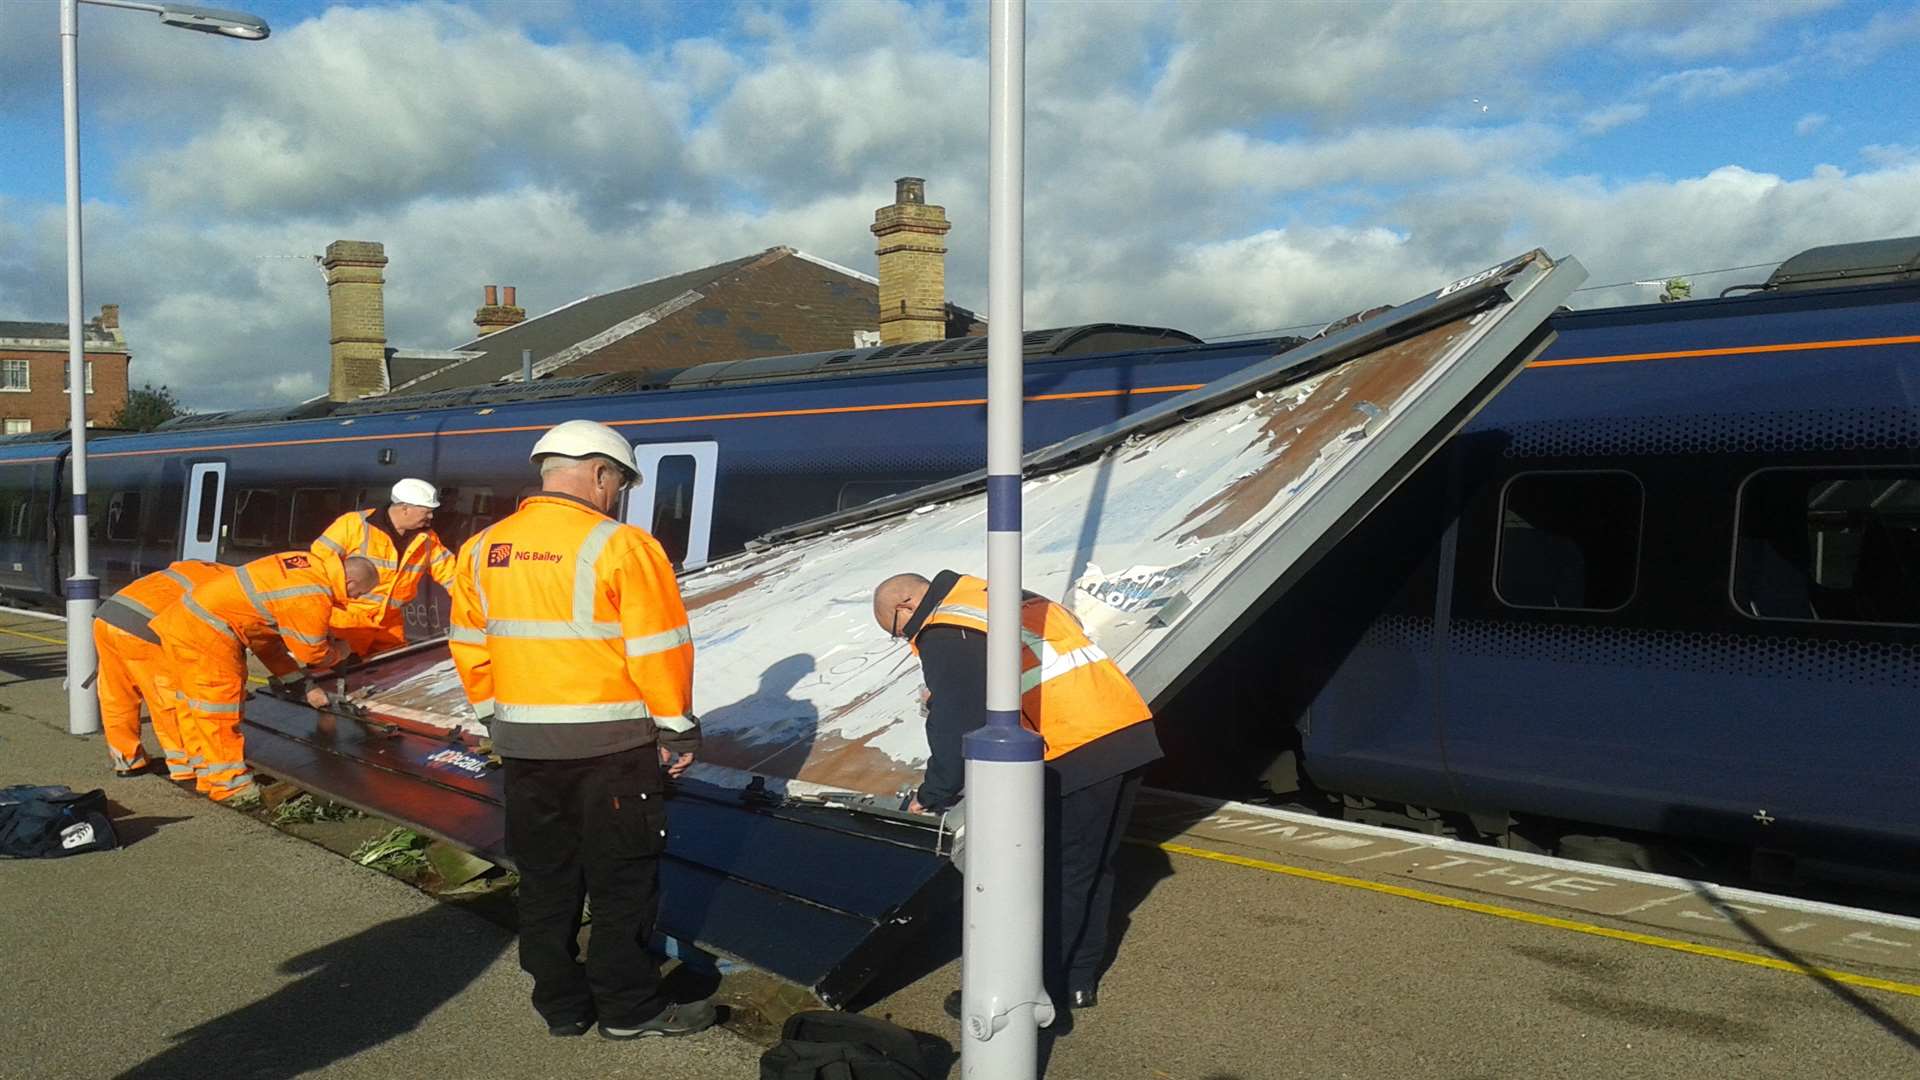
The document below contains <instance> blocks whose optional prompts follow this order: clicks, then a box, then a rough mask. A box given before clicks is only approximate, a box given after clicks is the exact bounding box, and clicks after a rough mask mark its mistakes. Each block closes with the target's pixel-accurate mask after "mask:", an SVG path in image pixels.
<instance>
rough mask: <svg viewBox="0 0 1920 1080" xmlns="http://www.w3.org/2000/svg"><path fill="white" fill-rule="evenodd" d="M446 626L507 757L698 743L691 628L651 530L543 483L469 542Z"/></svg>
mask: <svg viewBox="0 0 1920 1080" xmlns="http://www.w3.org/2000/svg"><path fill="white" fill-rule="evenodd" d="M452 592H453V612H452V618H451V620H450V625H449V626H448V631H447V638H448V643H449V647H450V649H451V651H452V653H453V661H454V664H455V666H456V667H457V668H458V669H459V671H460V681H461V683H462V685H463V686H464V687H465V689H466V693H467V700H468V701H469V702H471V703H472V704H473V708H474V711H475V712H476V713H477V714H479V716H480V717H481V719H483V720H485V721H487V726H488V729H489V731H490V732H491V733H492V736H493V749H494V751H495V752H496V753H498V754H500V755H501V756H502V757H520V758H546V759H565V758H583V757H595V756H599V755H602V754H611V753H615V752H618V751H620V750H626V749H630V748H632V747H635V746H644V745H647V744H648V743H652V742H654V741H655V740H656V739H657V740H658V741H659V742H660V743H661V744H662V745H665V746H667V747H670V748H672V749H675V750H692V749H693V748H695V747H696V746H697V745H698V742H699V728H698V726H697V725H696V721H695V719H694V716H693V635H692V633H691V631H690V630H689V629H688V626H687V611H686V607H685V606H684V604H683V603H682V602H681V599H680V586H679V583H678V582H676V581H675V580H674V576H673V566H672V564H671V563H670V562H669V561H668V560H667V556H666V553H665V552H663V551H662V550H661V549H660V545H659V544H658V543H657V542H655V540H654V539H653V537H651V536H649V535H647V533H646V532H644V531H642V530H640V529H637V528H634V527H633V526H631V525H623V524H621V523H619V522H617V521H614V520H613V519H611V518H609V517H607V516H606V515H605V514H602V513H600V512H599V511H598V510H595V509H594V508H593V507H591V506H588V505H587V504H586V503H584V502H582V501H580V500H579V499H575V498H572V497H571V496H567V495H559V494H545V495H535V496H533V497H531V498H528V499H527V500H525V501H524V502H522V503H521V504H520V509H519V510H517V511H516V512H514V513H513V514H512V515H510V516H508V517H506V518H503V519H501V520H500V521H498V522H495V523H494V524H493V525H491V526H488V527H487V528H486V529H483V530H481V531H480V532H479V533H478V534H476V535H475V536H474V537H473V538H472V539H470V540H468V541H467V542H466V543H465V544H464V545H462V546H461V548H460V559H459V564H458V568H457V572H456V574H455V576H454V586H453V590H452Z"/></svg>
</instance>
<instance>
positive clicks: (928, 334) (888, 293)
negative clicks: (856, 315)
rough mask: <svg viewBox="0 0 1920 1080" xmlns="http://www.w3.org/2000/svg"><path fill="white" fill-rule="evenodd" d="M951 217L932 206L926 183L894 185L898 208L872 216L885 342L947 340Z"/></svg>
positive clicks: (907, 179)
mask: <svg viewBox="0 0 1920 1080" xmlns="http://www.w3.org/2000/svg"><path fill="white" fill-rule="evenodd" d="M951 228H953V226H952V225H950V224H948V223H947V211H946V208H945V207H943V206H928V205H927V182H926V181H925V180H922V179H921V178H920V177H917V176H903V177H901V178H900V179H898V180H895V181H894V182H893V205H891V206H883V207H881V208H880V209H878V210H875V211H874V212H873V235H874V237H875V238H876V239H877V241H878V243H877V246H876V247H875V249H874V254H875V255H877V256H879V257H880V341H881V343H882V344H884V345H900V344H904V343H906V342H911V341H940V340H943V339H945V338H946V336H947V317H946V304H947V241H946V235H947V230H948V229H951Z"/></svg>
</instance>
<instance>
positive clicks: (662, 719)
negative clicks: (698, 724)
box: [653, 716, 693, 732]
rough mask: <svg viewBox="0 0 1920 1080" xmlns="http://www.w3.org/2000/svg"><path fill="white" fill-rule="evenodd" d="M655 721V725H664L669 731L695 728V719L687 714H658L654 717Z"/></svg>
mask: <svg viewBox="0 0 1920 1080" xmlns="http://www.w3.org/2000/svg"><path fill="white" fill-rule="evenodd" d="M653 723H654V726H655V727H663V728H666V729H667V730H668V731H680V732H684V731H692V730H693V720H692V718H690V717H686V716H656V717H654V718H653Z"/></svg>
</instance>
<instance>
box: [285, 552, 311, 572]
mask: <svg viewBox="0 0 1920 1080" xmlns="http://www.w3.org/2000/svg"><path fill="white" fill-rule="evenodd" d="M280 565H281V566H284V567H286V568H287V569H289V570H305V569H306V568H307V567H308V566H310V565H312V564H311V563H309V562H308V561H307V557H306V556H305V555H288V556H285V557H284V558H282V559H281V560H280Z"/></svg>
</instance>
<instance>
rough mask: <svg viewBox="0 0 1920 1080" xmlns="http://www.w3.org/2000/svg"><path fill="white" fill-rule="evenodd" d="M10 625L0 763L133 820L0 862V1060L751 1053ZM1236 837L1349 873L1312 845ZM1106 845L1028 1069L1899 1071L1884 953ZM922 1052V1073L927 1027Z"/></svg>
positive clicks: (153, 1072) (65, 1067)
mask: <svg viewBox="0 0 1920 1080" xmlns="http://www.w3.org/2000/svg"><path fill="white" fill-rule="evenodd" d="M10 625H13V624H11V623H10V622H9V621H8V620H0V631H5V630H6V629H7V628H8V627H9V626H10ZM14 630H15V631H16V636H13V637H8V636H6V634H5V633H0V672H4V673H15V672H17V673H18V676H17V677H16V676H13V675H10V674H0V710H5V711H0V783H14V782H20V781H23V780H31V781H35V782H56V783H67V784H70V785H72V786H75V787H89V786H105V787H106V788H107V789H108V791H109V793H110V794H111V795H112V796H113V797H114V798H115V799H116V801H117V802H119V803H120V804H121V805H122V806H123V807H124V808H125V810H126V812H127V818H126V819H125V820H126V823H127V825H128V831H129V833H130V834H131V835H132V836H133V837H134V839H135V843H134V844H133V845H132V846H131V847H130V848H129V849H127V850H126V851H124V852H121V853H117V854H103V855H88V856H81V857H78V858H74V859H71V860H66V861H51V862H42V863H16V864H9V865H0V919H4V920H5V923H4V929H0V937H3V938H4V941H0V956H4V957H5V959H3V960H0V978H4V979H5V980H6V983H7V985H8V986H9V990H10V992H9V993H8V994H7V995H5V996H4V997H0V1025H4V1026H0V1030H4V1031H6V1032H8V1034H9V1036H10V1037H9V1039H8V1040H7V1042H8V1044H9V1047H10V1048H9V1049H8V1050H6V1051H5V1052H4V1053H0V1076H33V1077H39V1076H47V1077H63V1078H64V1077H76V1076H130V1077H162V1076H174V1075H180V1076H188V1075H204V1074H213V1073H224V1074H228V1075H235V1076H249V1077H254V1076H257V1077H282V1076H293V1075H298V1074H302V1073H308V1074H315V1075H327V1076H389V1075H409V1076H422V1077H440V1076H446V1077H454V1076H459V1077H496V1076H497V1077H518V1076H533V1075H540V1076H552V1075H595V1076H597V1075H605V1076H623V1075H646V1076H658V1077H682V1076H685V1077H714V1078H725V1077H741V1078H751V1077H754V1076H756V1075H758V1073H757V1065H756V1064H755V1063H756V1061H757V1058H758V1054H759V1052H760V1049H761V1047H760V1046H759V1045H756V1044H753V1043H750V1042H748V1041H746V1040H744V1039H741V1038H739V1037H738V1036H736V1035H735V1034H733V1033H731V1032H724V1031H716V1032H714V1033H710V1034H708V1035H705V1036H702V1037H700V1038H699V1039H696V1040H690V1041H686V1042H680V1043H660V1042H652V1043H648V1044H644V1045H638V1046H633V1045H615V1044H607V1043H602V1042H600V1041H599V1040H597V1039H582V1040H554V1039H549V1038H548V1037H547V1036H546V1035H545V1034H544V1032H543V1031H542V1030H540V1028H539V1027H538V1025H537V1024H536V1023H535V1022H534V1021H533V1017H532V1015H531V1013H530V1011H529V1009H528V1007H527V1005H526V1000H525V994H526V989H527V981H526V979H525V976H523V975H522V974H521V973H520V972H519V971H518V970H517V968H516V967H515V965H514V962H513V957H512V948H511V940H510V938H509V937H508V936H507V935H506V934H505V933H504V932H503V931H501V930H499V929H498V928H496V927H494V926H493V925H492V924H490V923H486V922H484V921H481V920H479V919H477V918H475V917H473V916H471V915H469V914H468V913H466V912H464V911H460V910H456V909H452V908H449V907H446V906H444V905H440V904H438V903H436V902H434V901H432V900H429V899H427V898H426V897H424V896H422V895H420V894H418V893H416V892H414V891H413V890H412V889H410V888H408V887H406V886H404V885H401V884H400V883H398V882H395V881H393V880H391V879H388V878H385V877H383V876H381V875H378V874H375V873H373V872H372V871H368V870H364V869H362V868H359V867H357V866H355V865H353V864H352V863H350V862H348V861H347V860H344V859H341V858H339V857H338V856H336V855H333V854H331V853H329V852H326V851H324V850H322V849H320V848H317V847H314V846H311V845H308V844H306V843H304V842H302V841H299V840H295V839H293V838H291V837H288V836H286V835H284V834H282V833H279V832H277V831H276V830H273V829H271V828H269V827H267V826H265V825H262V824H260V823H258V822H256V821H253V820H251V819H248V818H245V817H243V816H241V815H238V814H233V813H230V812H227V811H224V810H220V809H218V808H215V807H211V806H209V805H207V804H205V803H203V802H200V801H198V800H195V799H193V798H190V797H188V796H186V795H184V794H182V793H180V792H177V791H175V790H174V789H173V788H172V787H171V786H170V785H168V784H167V783H166V782H165V781H163V780H159V779H157V778H149V779H141V780H134V781H114V780H112V779H110V778H107V777H105V769H106V766H105V757H106V755H105V751H104V749H103V748H102V747H101V744H100V742H99V740H98V738H97V737H95V738H91V739H84V740H83V739H73V738H70V737H68V736H66V735H65V734H63V733H62V729H63V727H64V717H65V712H64V701H63V698H62V696H61V694H60V692H59V686H58V678H59V675H58V670H57V669H58V664H57V657H52V656H50V655H49V654H50V653H51V651H52V650H51V647H50V646H47V645H45V644H39V645H37V646H36V645H35V644H34V643H33V642H32V641H30V640H29V639H25V638H19V637H18V636H17V633H18V632H26V633H32V634H38V635H42V636H47V635H51V636H53V637H56V638H57V636H58V633H59V629H58V625H57V624H51V625H49V624H44V623H43V624H39V625H37V626H28V625H26V624H20V625H18V626H14ZM1183 839H1184V840H1185V841H1187V842H1190V843H1193V844H1195V845H1198V846H1204V845H1205V844H1207V843H1212V844H1214V846H1215V847H1216V848H1217V849H1219V850H1227V849H1228V846H1229V845H1228V844H1226V843H1225V842H1223V841H1222V840H1221V838H1219V837H1213V838H1211V839H1210V838H1208V837H1207V836H1204V835H1199V834H1195V835H1187V836H1185V837H1183ZM1265 854H1266V857H1268V858H1272V859H1282V858H1283V857H1284V861H1286V862H1288V863H1291V864H1293V865H1297V866H1300V867H1308V868H1317V869H1320V870H1323V871H1328V872H1332V873H1337V874H1340V875H1345V876H1348V877H1351V878H1356V879H1369V870H1368V868H1367V865H1366V864H1360V865H1346V866H1343V865H1340V864H1338V863H1336V862H1333V861H1323V862H1315V861H1314V860H1313V858H1312V856H1311V854H1310V850H1290V851H1286V852H1273V851H1269V852H1266V853H1265ZM1123 875H1124V876H1123V879H1122V887H1121V896H1120V904H1119V909H1120V912H1121V913H1122V915H1123V923H1124V926H1123V929H1122V930H1121V933H1120V935H1119V943H1118V946H1117V954H1116V958H1115V960H1114V963H1113V966H1112V968H1111V969H1110V970H1109V972H1108V973H1107V976H1106V979H1105V981H1104V983H1103V984H1102V987H1101V1002H1102V1003H1101V1005H1100V1006H1099V1007H1098V1008H1097V1009H1093V1010H1088V1011H1085V1012H1082V1013H1081V1014H1079V1015H1077V1016H1075V1017H1073V1018H1072V1030H1071V1032H1070V1033H1069V1034H1066V1035H1065V1036H1063V1037H1061V1038H1057V1039H1052V1040H1049V1043H1050V1045H1049V1049H1048V1060H1047V1062H1046V1072H1045V1075H1046V1076H1048V1077H1051V1078H1054V1080H1135V1078H1137V1080H1288V1078H1294V1077H1301V1078H1306V1077H1312V1078H1316V1080H1319V1078H1338V1077H1352V1078H1356V1080H1360V1078H1394V1080H1402V1078H1405V1080H1429V1078H1430V1080H1477V1078H1489V1080H1491V1078H1506V1077H1606V1078H1612V1077H1633V1078H1636V1080H1637V1078H1641V1077H1646V1078H1655V1080H1659V1078H1676V1080H1678V1078H1683V1077H1684V1078H1695V1077H1709V1076H1739V1077H1743V1078H1756V1080H1760V1078H1774V1077H1780V1078H1798V1077H1810V1078H1811V1077H1821V1078H1825V1077H1833V1076H1845V1077H1849V1078H1860V1080H1875V1078H1882V1077H1884V1078H1895V1077H1899V1078H1910V1077H1913V1076H1916V1075H1920V1035H1917V1034H1916V1032H1917V1031H1920V986H1914V985H1913V984H1912V982H1911V981H1902V980H1911V979H1912V976H1911V975H1910V974H1908V973H1906V972H1903V971H1900V970H1898V969H1875V968H1872V967H1869V966H1859V965H1856V966H1855V968H1854V969H1853V970H1856V971H1859V972H1861V973H1863V974H1870V975H1878V976H1881V977H1884V978H1885V979H1886V980H1888V982H1889V984H1890V985H1894V986H1895V987H1896V989H1891V990H1888V989H1872V988H1864V987H1860V986H1851V985H1843V984H1837V983H1833V982H1827V981H1821V980H1818V979H1815V978H1811V977H1808V976H1806V975H1802V974H1797V973H1792V972H1782V971H1776V970H1770V969H1767V968H1763V967H1756V966H1751V965H1746V964H1740V963H1735V962H1730V961H1728V960H1725V959H1718V958H1715V957H1712V956H1703V955H1693V954H1687V953H1682V952H1676V951H1673V950H1671V949H1662V948H1655V947H1650V946H1648V945H1644V944H1637V943H1634V942H1631V941H1623V940H1616V939H1608V938H1600V937H1595V936H1592V935H1590V934H1580V933H1575V932H1570V931H1568V930H1566V929H1561V928H1556V927H1553V926H1549V925H1539V924H1534V923H1526V922H1521V921H1515V920H1514V919H1510V918H1498V917H1491V916H1489V915H1486V914H1482V913H1477V912H1474V911H1470V910H1463V909H1458V908H1449V907H1444V906H1438V905H1435V904H1431V903H1422V902H1418V901H1415V900H1410V899H1406V898H1404V897H1401V896H1394V895H1385V894H1381V893H1376V892H1369V891H1365V890H1362V889H1359V888H1355V887H1351V886H1342V885H1339V884H1333V883H1328V882H1323V881H1312V880H1303V879H1301V878H1299V877H1294V876H1288V875H1284V874H1279V873H1273V872H1268V871H1263V870H1261V869H1258V868H1255V867H1250V866H1244V865H1226V864H1222V863H1219V862H1213V861H1208V860H1205V859H1200V858H1194V857H1190V856H1187V855H1182V854H1176V853H1170V852H1168V851H1166V850H1163V849H1161V848H1158V847H1152V846H1132V847H1129V848H1128V849H1127V850H1126V851H1125V853H1124V855H1123ZM1380 880H1387V878H1386V877H1385V876H1382V877H1381V878H1380ZM1422 887H1423V888H1425V889H1427V890H1428V891H1429V892H1431V893H1433V894H1436V895H1442V896H1458V897H1461V898H1466V899H1474V900H1480V901H1486V900H1488V899H1489V897H1488V896H1487V895H1486V894H1484V893H1479V892H1472V891H1468V890H1465V889H1459V888H1455V887H1454V886H1453V885H1452V884H1450V883H1447V882H1432V883H1422ZM1498 903H1499V904H1500V905H1501V906H1503V907H1504V908H1507V909H1510V910H1515V911H1520V912H1531V913H1535V914H1540V915H1547V916H1562V917H1564V916H1565V915H1566V914H1567V911H1566V910H1565V909H1563V908H1557V907H1553V906H1550V905H1545V904H1530V903H1529V902H1528V901H1526V900H1525V899H1522V898H1513V897H1499V898H1498ZM1581 918H1582V920H1583V921H1585V922H1589V923H1592V924H1595V925H1601V926H1609V927H1615V928H1618V929H1624V930H1639V931H1645V930H1646V929H1648V928H1647V927H1645V926H1637V925H1635V924H1632V923H1628V922H1625V921H1621V920H1613V919H1610V918H1609V917H1607V916H1606V915H1604V914H1601V915H1595V914H1590V913H1582V915H1581ZM947 925H948V926H949V931H948V932H946V933H942V934H935V935H933V936H931V937H930V938H928V939H927V940H926V941H924V942H923V943H922V944H921V946H920V947H919V948H917V949H915V950H913V951H912V952H910V953H909V954H908V955H904V956H902V957H901V958H900V961H899V963H898V965H897V967H896V968H895V970H893V971H891V972H889V973H887V975H886V976H884V977H883V979H882V980H881V983H880V984H879V985H876V986H875V987H873V988H872V990H871V991H870V993H869V994H868V995H867V997H868V1001H867V1002H866V1003H865V1004H864V1009H865V1011H867V1012H869V1013H871V1014H874V1015H882V1016H887V1017H890V1018H892V1019H893V1020H895V1021H896V1022H898V1023H900V1024H902V1025H904V1026H906V1027H909V1028H912V1029H915V1030H918V1031H921V1032H931V1033H934V1035H933V1036H932V1037H931V1038H930V1040H929V1041H930V1042H931V1043H932V1044H934V1045H935V1046H936V1048H937V1049H939V1050H941V1051H950V1050H951V1047H952V1046H953V1045H957V1043H958V1033H957V1030H956V1029H957V1025H956V1024H955V1023H954V1022H953V1021H950V1020H948V1019H947V1018H946V1017H945V1016H944V1015H943V1014H942V1013H941V1011H940V1007H941V999H942V998H943V997H944V996H945V994H946V993H947V992H948V991H949V990H950V989H952V988H954V987H955V986H957V985H958V978H959V972H958V965H957V963H956V962H955V961H954V960H953V957H954V956H956V955H957V953H958V941H957V930H954V929H951V927H952V925H953V923H952V921H949V923H948V924H947ZM1661 932H1662V933H1663V934H1666V935H1667V936H1668V937H1671V938H1675V939H1681V938H1685V935H1684V933H1683V931H1678V930H1676V931H1667V930H1662V931H1661ZM1686 940H1693V941H1699V942H1704V943H1707V944H1711V945H1715V946H1718V947H1721V948H1725V947H1728V944H1729V943H1728V942H1727V941H1725V940H1723V939H1717V938H1715V937H1713V936H1712V935H1694V936H1693V937H1691V938H1686ZM1750 951H1751V952H1754V953H1756V954H1758V953H1760V952H1762V950H1761V949H1760V948H1759V947H1758V946H1755V947H1754V948H1753V949H1751V950H1750ZM1897 987H1907V988H1908V990H1909V991H1911V992H1902V991H1901V990H1900V989H1898V988H1897ZM760 1037H761V1038H763V1039H764V1038H765V1037H766V1036H765V1033H764V1032H761V1033H760ZM937 1056H938V1057H939V1058H940V1060H939V1062H938V1063H937V1065H938V1069H937V1071H936V1073H935V1075H936V1076H945V1075H948V1072H947V1070H948V1069H949V1068H952V1060H951V1058H952V1055H951V1053H950V1052H942V1053H939V1054H938V1055H937ZM951 1075H955V1076H957V1075H958V1069H957V1068H952V1073H951Z"/></svg>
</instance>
